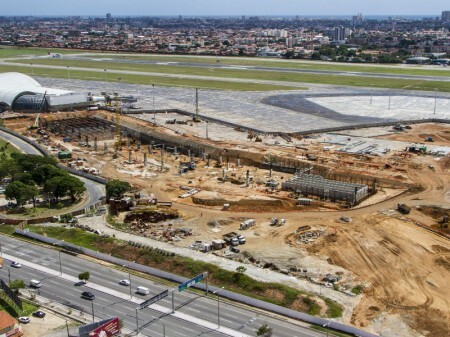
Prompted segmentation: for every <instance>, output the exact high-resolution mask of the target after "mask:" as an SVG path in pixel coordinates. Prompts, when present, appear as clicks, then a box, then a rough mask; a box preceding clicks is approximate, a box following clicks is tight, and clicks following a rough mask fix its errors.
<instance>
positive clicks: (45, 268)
mask: <svg viewBox="0 0 450 337" xmlns="http://www.w3.org/2000/svg"><path fill="white" fill-rule="evenodd" d="M0 245H1V246H0V251H1V253H2V255H3V257H4V258H6V259H7V260H5V263H4V267H3V269H2V270H0V278H2V279H3V280H4V281H7V280H8V277H9V276H10V278H11V279H12V280H14V279H22V280H24V281H25V283H27V284H29V281H30V280H31V279H38V280H40V281H41V282H42V288H40V289H39V293H40V295H41V296H44V297H46V298H48V299H50V300H53V301H56V302H60V303H62V304H64V305H66V306H69V307H71V308H73V309H74V310H80V311H83V312H84V313H85V315H91V314H92V303H91V301H89V300H85V299H82V298H81V293H82V292H83V291H90V292H92V293H94V294H95V295H96V298H95V300H94V301H93V307H94V314H95V317H96V320H99V319H102V318H106V317H113V316H118V317H119V318H121V319H122V320H123V322H124V325H125V327H126V328H127V329H129V330H134V331H135V330H136V329H137V324H136V307H137V305H138V304H139V303H140V302H142V301H143V300H145V299H148V298H151V297H152V296H154V295H156V294H158V293H161V292H162V291H164V290H167V289H168V290H169V292H170V293H171V291H172V290H174V287H172V286H167V285H164V284H161V283H156V282H153V281H150V280H147V279H144V278H141V277H138V276H135V275H129V274H128V273H127V272H126V271H123V270H121V269H122V268H121V267H119V268H118V269H115V268H111V267H109V266H105V265H103V264H99V263H96V262H93V261H91V260H87V259H84V258H80V257H76V256H72V255H68V254H64V253H59V252H58V251H55V250H52V249H49V248H46V247H42V246H37V245H33V244H30V243H28V242H23V241H21V240H17V239H13V238H9V237H4V236H0ZM11 260H15V261H19V262H22V267H21V268H12V267H10V261H11ZM60 262H61V263H60ZM60 266H61V271H60ZM84 271H89V272H90V274H91V278H90V280H89V282H88V283H87V284H86V285H84V286H76V285H75V283H76V279H77V276H78V274H79V273H81V272H84ZM60 272H62V275H60ZM8 274H9V275H8ZM129 277H130V279H131V290H132V297H130V287H128V286H122V285H119V281H120V280H121V279H128V278H129ZM138 286H145V287H147V288H149V290H150V294H148V295H146V296H140V295H137V294H136V293H135V290H136V288H137V287H138ZM31 291H37V290H35V289H34V290H31ZM219 293H220V292H219ZM171 308H172V298H171V296H170V295H169V296H168V297H166V298H165V299H163V300H161V301H159V302H158V303H157V306H151V307H150V308H146V309H143V310H140V311H139V312H138V319H139V330H140V333H141V334H143V335H144V336H163V329H164V330H165V333H166V335H167V336H180V337H181V336H184V337H189V336H200V335H201V336H208V337H215V336H244V337H245V336H255V332H256V330H257V329H258V328H259V327H260V326H261V325H263V324H268V325H269V326H270V327H272V329H273V330H274V335H275V336H280V337H296V336H297V337H299V336H305V337H319V336H323V334H322V333H320V332H316V331H314V330H310V329H309V328H308V327H306V326H302V325H300V323H299V325H297V324H294V323H293V322H291V321H288V320H284V319H282V318H274V317H270V316H268V315H265V314H264V313H262V312H257V311H252V310H250V309H247V308H243V307H241V306H237V305H235V304H232V303H229V302H225V301H223V300H218V299H217V297H216V296H215V295H211V294H210V295H209V296H208V297H205V296H204V295H199V294H196V293H191V292H188V291H185V292H181V293H179V292H178V291H175V292H174V308H175V312H174V313H173V314H172V313H171ZM219 311H220V329H219V326H218V323H219V315H218V314H219ZM202 322H203V323H202Z"/></svg>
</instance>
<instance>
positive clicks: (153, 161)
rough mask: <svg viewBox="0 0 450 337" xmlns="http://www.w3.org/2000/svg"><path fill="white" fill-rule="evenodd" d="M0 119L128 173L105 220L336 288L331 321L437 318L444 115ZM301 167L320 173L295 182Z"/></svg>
mask: <svg viewBox="0 0 450 337" xmlns="http://www.w3.org/2000/svg"><path fill="white" fill-rule="evenodd" d="M108 110H109V111H108ZM4 124H5V126H6V127H8V128H11V129H13V130H15V131H17V132H20V133H22V134H24V135H26V136H27V137H29V138H30V139H33V140H36V141H37V142H38V143H40V144H41V145H43V146H45V147H46V148H47V149H48V150H49V151H50V152H52V153H53V154H55V155H56V156H58V154H60V153H70V158H65V157H64V155H60V158H61V161H62V162H63V163H65V164H66V165H68V166H71V167H72V168H75V169H78V170H82V171H84V172H89V173H92V174H98V175H100V176H102V177H105V178H108V179H120V180H123V181H128V182H129V183H130V184H131V185H132V186H133V189H134V190H133V193H132V194H130V195H129V196H127V198H125V199H126V200H117V201H111V202H112V203H114V205H116V206H117V207H115V211H114V212H113V214H112V215H111V216H110V217H108V219H109V224H108V226H112V227H114V228H116V229H120V230H122V231H126V232H131V233H135V234H138V235H140V236H143V237H147V238H151V239H154V240H158V241H162V242H167V243H169V244H171V245H173V246H174V247H190V248H192V249H196V250H199V251H203V252H205V254H214V255H216V256H219V257H223V258H228V259H234V260H236V261H240V262H242V263H249V264H253V265H255V266H258V267H260V268H261V269H267V270H272V271H275V272H278V273H280V274H283V275H289V276H291V277H292V278H294V279H301V280H306V281H308V282H310V283H312V284H314V285H318V286H319V287H318V288H317V289H319V291H320V292H322V290H323V292H324V293H329V292H336V293H339V294H340V296H343V298H345V297H347V298H348V299H349V300H348V301H340V302H339V301H338V302H339V303H340V304H341V305H342V306H343V308H344V312H343V317H342V321H343V322H344V323H349V324H353V325H355V326H357V327H361V328H365V329H368V330H370V331H374V332H376V333H380V334H381V333H382V334H383V336H445V335H447V333H446V332H448V331H449V330H448V321H449V301H450V299H449V296H448V277H449V272H450V247H449V246H450V245H449V241H448V240H449V238H450V230H449V229H448V215H449V213H450V211H449V209H448V203H449V201H450V200H449V198H450V196H449V193H448V192H447V191H449V190H450V179H449V168H450V158H449V157H448V153H449V152H450V148H449V147H448V144H449V140H450V125H449V124H445V123H423V124H411V125H407V124H405V125H402V124H398V125H395V124H393V125H389V126H374V127H372V128H361V129H353V128H352V129H349V130H342V131H339V132H336V133H332V132H330V133H322V134H308V135H292V134H291V135H287V134H283V133H258V132H255V131H253V130H251V129H248V128H245V127H236V126H231V125H228V124H226V123H225V124H223V123H216V122H215V121H212V120H208V119H203V118H202V116H197V115H186V114H182V113H179V112H176V111H167V112H166V111H142V112H140V111H133V113H123V114H121V113H117V111H116V110H115V109H114V107H111V108H109V109H104V110H103V109H101V110H94V111H79V112H60V113H51V114H40V115H39V117H38V119H36V115H30V114H20V113H15V114H10V115H9V116H6V117H5V118H4ZM33 125H34V126H35V127H34V128H31V129H30V128H29V127H30V126H33ZM305 176H314V177H317V179H322V180H324V179H325V180H326V181H325V183H323V186H322V188H313V187H309V189H305V188H302V181H304V180H305ZM301 177H303V178H302V179H301ZM295 179H297V180H298V184H299V185H298V186H297V185H292V182H295V181H296V180H295ZM328 182H330V183H328ZM293 186H294V187H293ZM287 187H289V188H287ZM355 188H356V190H355ZM344 190H345V193H349V195H351V197H346V196H343V194H342V193H344V192H342V191H344ZM359 190H361V191H363V192H359ZM353 191H354V192H353ZM357 193H359V194H358V196H357V197H356V195H357ZM346 195H347V194H346ZM399 204H403V205H407V206H405V207H406V208H405V209H406V210H407V211H406V212H405V211H404V210H405V209H402V208H401V207H399ZM336 298H339V296H338V297H336ZM317 300H318V301H320V298H317Z"/></svg>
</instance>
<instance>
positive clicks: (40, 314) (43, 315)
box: [33, 310, 45, 318]
mask: <svg viewBox="0 0 450 337" xmlns="http://www.w3.org/2000/svg"><path fill="white" fill-rule="evenodd" d="M33 316H34V317H39V318H44V317H45V312H43V311H41V310H38V311H35V312H33Z"/></svg>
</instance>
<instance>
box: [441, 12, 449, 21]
mask: <svg viewBox="0 0 450 337" xmlns="http://www.w3.org/2000/svg"><path fill="white" fill-rule="evenodd" d="M442 21H443V22H447V21H448V22H450V11H443V12H442Z"/></svg>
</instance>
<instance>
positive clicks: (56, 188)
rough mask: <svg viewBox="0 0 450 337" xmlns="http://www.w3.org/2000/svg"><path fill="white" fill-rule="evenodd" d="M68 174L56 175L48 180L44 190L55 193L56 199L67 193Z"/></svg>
mask: <svg viewBox="0 0 450 337" xmlns="http://www.w3.org/2000/svg"><path fill="white" fill-rule="evenodd" d="M66 178H67V177H66V176H56V177H53V178H51V179H49V180H47V181H46V182H45V184H44V191H45V192H46V193H49V194H51V195H53V197H55V198H56V201H59V198H62V197H63V196H65V195H66V194H67V187H66V185H65V182H64V181H65V179H66Z"/></svg>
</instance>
